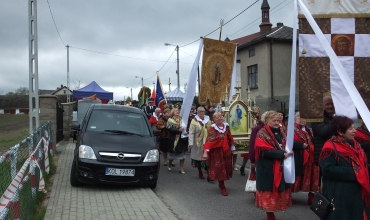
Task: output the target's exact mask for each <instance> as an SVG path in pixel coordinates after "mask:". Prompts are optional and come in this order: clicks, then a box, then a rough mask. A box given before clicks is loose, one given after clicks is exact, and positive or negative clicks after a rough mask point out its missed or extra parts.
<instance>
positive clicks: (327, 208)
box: [310, 193, 335, 219]
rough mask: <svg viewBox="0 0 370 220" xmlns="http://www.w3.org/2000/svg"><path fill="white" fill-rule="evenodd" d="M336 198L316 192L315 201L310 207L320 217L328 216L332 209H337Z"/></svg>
mask: <svg viewBox="0 0 370 220" xmlns="http://www.w3.org/2000/svg"><path fill="white" fill-rule="evenodd" d="M333 201H334V198H332V199H331V201H330V200H328V199H327V198H326V197H325V196H324V195H323V194H321V193H315V197H314V200H313V203H312V204H311V206H310V209H311V210H312V211H313V212H314V213H315V214H316V215H317V216H318V217H320V219H324V218H326V217H327V216H328V215H329V213H330V212H331V211H334V210H335V207H334V204H333Z"/></svg>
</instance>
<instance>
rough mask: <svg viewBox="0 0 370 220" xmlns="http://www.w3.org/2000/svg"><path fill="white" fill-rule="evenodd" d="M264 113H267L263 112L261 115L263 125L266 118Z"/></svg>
mask: <svg viewBox="0 0 370 220" xmlns="http://www.w3.org/2000/svg"><path fill="white" fill-rule="evenodd" d="M266 113H267V112H264V113H263V114H262V115H261V121H262V122H263V123H265V121H266V120H265V119H266V118H265V116H266Z"/></svg>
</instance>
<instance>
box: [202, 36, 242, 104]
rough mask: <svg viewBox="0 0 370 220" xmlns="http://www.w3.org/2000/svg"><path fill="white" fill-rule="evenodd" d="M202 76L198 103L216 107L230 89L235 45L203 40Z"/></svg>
mask: <svg viewBox="0 0 370 220" xmlns="http://www.w3.org/2000/svg"><path fill="white" fill-rule="evenodd" d="M203 40H204V46H203V60H202V76H201V86H200V92H199V98H198V102H199V103H200V104H205V103H206V102H207V100H209V102H210V104H211V105H213V106H216V105H217V104H219V103H220V102H221V96H222V93H224V92H225V91H226V89H229V88H230V85H231V76H232V72H233V67H234V57H235V49H236V44H235V43H230V42H225V41H219V40H213V39H208V38H204V39H203Z"/></svg>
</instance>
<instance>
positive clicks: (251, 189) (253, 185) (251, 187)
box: [245, 165, 256, 192]
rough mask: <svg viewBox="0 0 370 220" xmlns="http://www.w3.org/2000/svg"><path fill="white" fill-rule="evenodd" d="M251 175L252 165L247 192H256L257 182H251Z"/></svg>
mask: <svg viewBox="0 0 370 220" xmlns="http://www.w3.org/2000/svg"><path fill="white" fill-rule="evenodd" d="M251 173H252V165H251V166H250V169H249V175H248V179H247V183H246V184H245V191H246V192H256V180H250V177H251Z"/></svg>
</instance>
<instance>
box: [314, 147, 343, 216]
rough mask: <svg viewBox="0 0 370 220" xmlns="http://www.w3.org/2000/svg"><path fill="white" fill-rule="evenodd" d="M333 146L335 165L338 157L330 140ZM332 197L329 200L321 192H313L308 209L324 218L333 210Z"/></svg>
mask: <svg viewBox="0 0 370 220" xmlns="http://www.w3.org/2000/svg"><path fill="white" fill-rule="evenodd" d="M331 143H332V144H333V146H334V150H335V153H336V159H335V161H336V162H335V165H337V164H338V158H337V155H338V154H337V148H336V147H335V144H334V143H333V142H331ZM333 185H334V186H333V191H334V192H335V181H333ZM333 202H334V197H333V198H332V199H331V200H329V199H327V198H326V197H325V196H324V195H323V194H321V193H319V192H318V193H315V197H314V199H313V203H312V204H311V205H310V209H311V210H312V211H313V212H314V213H315V214H316V215H317V216H318V217H320V219H324V218H326V217H327V216H328V215H329V214H330V212H331V211H334V210H335V206H334V203H333Z"/></svg>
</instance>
